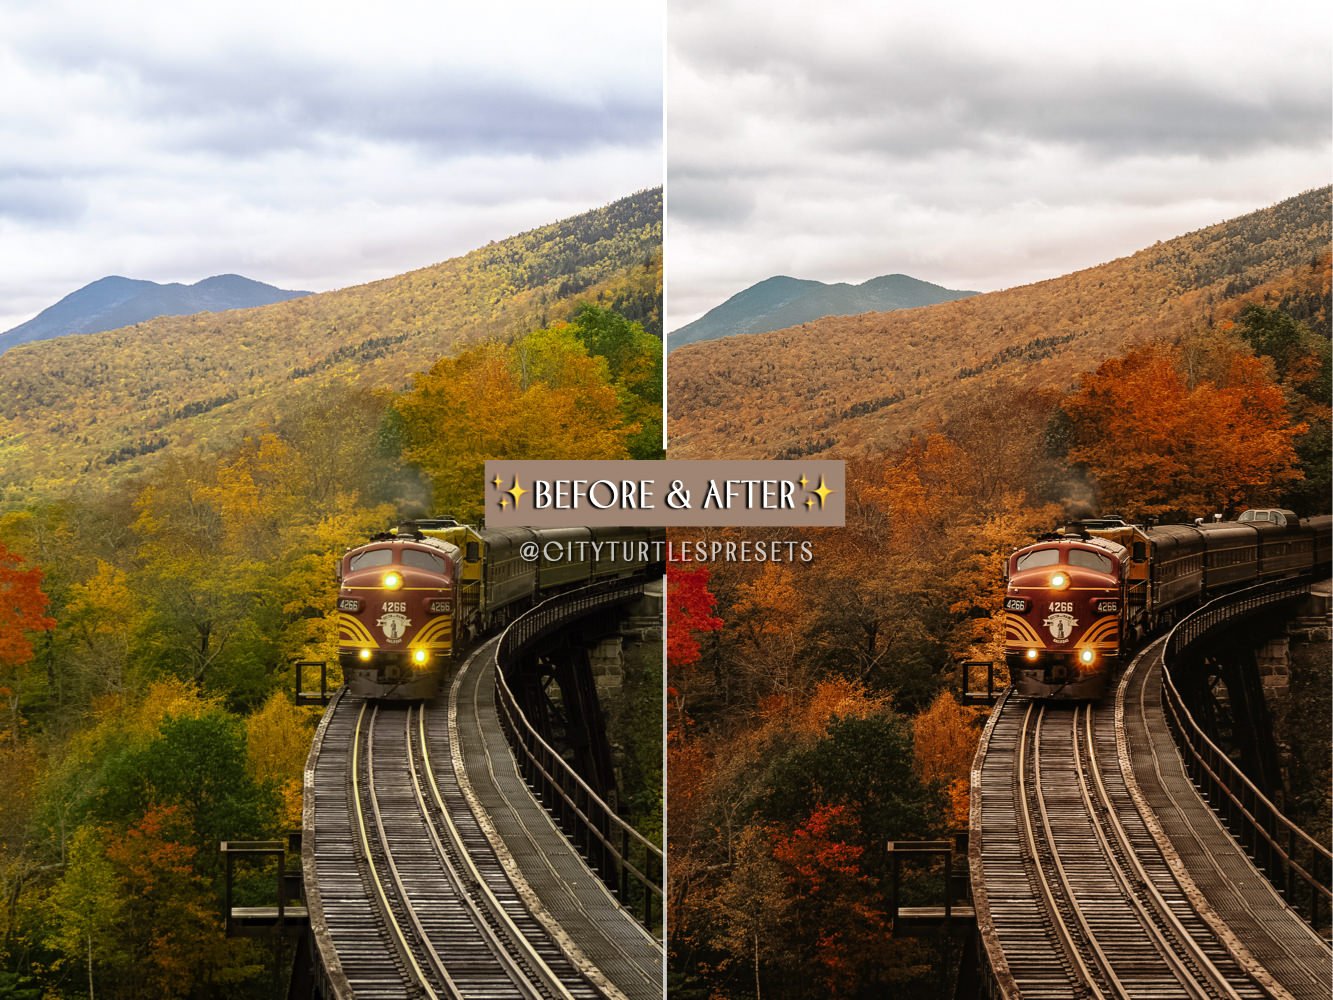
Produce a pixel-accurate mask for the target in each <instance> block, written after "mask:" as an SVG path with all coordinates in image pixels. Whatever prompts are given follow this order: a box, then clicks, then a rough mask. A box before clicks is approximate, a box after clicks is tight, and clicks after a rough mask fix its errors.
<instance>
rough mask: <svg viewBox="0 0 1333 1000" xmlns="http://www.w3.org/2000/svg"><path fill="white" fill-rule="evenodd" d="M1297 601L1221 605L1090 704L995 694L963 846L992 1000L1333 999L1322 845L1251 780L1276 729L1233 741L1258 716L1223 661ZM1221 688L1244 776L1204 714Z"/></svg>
mask: <svg viewBox="0 0 1333 1000" xmlns="http://www.w3.org/2000/svg"><path fill="white" fill-rule="evenodd" d="M1322 587H1323V589H1324V591H1325V593H1326V592H1327V584H1324V585H1322ZM1309 591H1310V586H1309V584H1308V583H1296V582H1282V583H1277V584H1268V585H1265V586H1262V587H1257V588H1252V589H1251V590H1248V591H1244V592H1241V593H1237V594H1231V595H1228V596H1227V597H1225V598H1221V599H1219V600H1216V601H1213V602H1212V603H1211V604H1208V605H1206V606H1205V607H1204V608H1202V609H1200V610H1199V611H1198V612H1196V613H1194V614H1193V615H1191V616H1189V617H1187V618H1186V619H1184V620H1183V621H1182V622H1181V623H1180V624H1179V625H1177V626H1176V628H1175V629H1174V630H1173V631H1172V632H1171V634H1170V635H1169V636H1167V637H1165V638H1163V639H1159V640H1158V641H1156V642H1154V643H1153V644H1152V645H1150V646H1149V647H1147V648H1146V649H1145V650H1144V651H1143V652H1142V653H1140V654H1139V656H1138V657H1136V658H1135V660H1134V661H1133V662H1132V663H1131V664H1129V665H1128V666H1127V667H1126V669H1125V670H1124V672H1123V674H1122V676H1121V677H1120V678H1119V682H1118V684H1117V686H1116V688H1115V691H1114V695H1113V696H1108V698H1107V699H1105V700H1104V701H1103V702H1101V703H1096V704H1072V703H1071V704H1041V703H1036V702H1029V701H1024V700H1020V699H1018V698H1016V697H1014V696H1013V695H1012V694H1011V693H1008V692H1006V693H1005V694H1004V695H1003V696H1002V697H1001V700H1000V702H999V703H998V704H997V705H996V707H995V710H994V711H993V712H992V714H991V718H990V720H989V722H988V724H987V727H986V731H985V734H984V736H983V738H982V745H981V748H980V750H979V752H978V755H977V760H976V764H975V766H974V770H973V775H972V788H973V796H972V805H971V809H972V814H971V822H970V827H971V829H970V834H969V843H968V848H967V850H968V860H969V870H970V876H971V885H972V895H973V900H972V903H973V908H974V911H975V919H976V927H977V951H978V953H977V960H978V965H979V975H978V976H977V978H976V980H975V982H976V983H977V984H978V986H979V989H980V991H981V992H982V993H983V994H984V995H986V996H990V997H1004V998H1014V997H1050V998H1057V997H1059V998H1069V997H1080V998H1083V997H1086V998H1109V997H1132V998H1144V997H1151V998H1157V997H1161V998H1176V997H1179V998H1187V1000H1202V998H1229V1000H1241V998H1245V1000H1249V998H1260V997H1270V998H1281V1000H1289V998H1302V1000H1304V998H1309V1000H1315V998H1319V1000H1327V998H1328V997H1329V996H1330V983H1331V982H1333V951H1331V950H1330V946H1329V941H1328V933H1329V916H1330V888H1329V882H1330V875H1331V873H1333V864H1331V860H1330V854H1329V850H1328V845H1326V844H1322V843H1319V842H1317V841H1316V840H1314V839H1313V838H1311V837H1310V836H1308V835H1307V834H1306V833H1304V832H1303V831H1302V830H1300V829H1299V828H1298V827H1297V826H1296V825H1295V824H1294V823H1292V822H1291V821H1290V820H1289V819H1287V818H1286V817H1285V816H1284V815H1283V814H1282V812H1281V810H1280V809H1279V808H1278V806H1277V805H1276V804H1275V802H1274V798H1275V797H1276V796H1275V793H1274V791H1273V789H1272V788H1271V787H1270V788H1267V789H1265V788H1263V787H1261V785H1260V783H1257V782H1256V780H1255V779H1254V778H1253V777H1252V775H1254V774H1256V773H1258V774H1259V775H1260V777H1261V779H1262V775H1263V772H1264V766H1263V761H1262V758H1263V757H1264V753H1263V750H1264V748H1265V746H1267V747H1268V752H1269V753H1271V743H1272V733H1271V731H1265V727H1264V725H1262V724H1261V723H1259V722H1258V721H1256V722H1255V724H1253V725H1251V726H1250V727H1249V728H1250V730H1251V731H1249V732H1241V731H1239V730H1241V729H1243V728H1244V727H1243V723H1242V722H1241V721H1238V720H1242V719H1247V718H1248V719H1253V720H1261V719H1264V718H1266V715H1265V712H1264V710H1263V707H1262V705H1261V704H1258V703H1256V702H1255V700H1254V699H1255V698H1261V697H1262V695H1261V693H1258V692H1257V691H1256V687H1257V683H1258V682H1257V681H1256V680H1255V679H1254V677H1253V675H1252V671H1250V672H1248V676H1247V672H1246V671H1242V670H1239V669H1238V668H1237V667H1236V666H1235V662H1236V657H1237V655H1241V656H1242V658H1243V655H1244V654H1243V653H1238V650H1242V649H1243V647H1244V643H1243V642H1242V641H1241V639H1242V638H1243V637H1245V636H1246V635H1249V634H1252V633H1253V632H1254V631H1255V630H1256V628H1257V623H1259V622H1260V621H1261V619H1264V618H1269V619H1272V618H1273V617H1274V616H1281V615H1283V614H1290V610H1291V608H1292V607H1293V606H1294V605H1295V604H1297V603H1298V602H1301V601H1303V600H1307V599H1308V598H1309ZM1325 621H1326V619H1325ZM1251 666H1252V664H1251ZM1219 677H1224V678H1225V679H1226V684H1225V688H1226V690H1227V692H1228V694H1227V698H1228V700H1229V701H1230V703H1231V704H1230V709H1231V710H1232V711H1233V713H1234V714H1233V716H1232V720H1233V721H1232V723H1231V724H1230V728H1231V729H1233V730H1236V731H1233V732H1229V733H1228V742H1229V743H1230V744H1231V745H1232V746H1233V747H1235V746H1238V747H1239V748H1240V751H1239V753H1238V756H1240V757H1241V758H1242V760H1243V761H1244V759H1245V758H1247V757H1249V758H1255V759H1253V760H1250V761H1245V762H1246V763H1247V765H1248V766H1247V767H1246V769H1244V770H1242V768H1241V767H1239V766H1238V765H1237V764H1236V763H1235V762H1234V761H1233V760H1232V759H1231V757H1230V756H1229V755H1228V754H1227V753H1225V752H1223V750H1222V749H1220V748H1219V746H1218V743H1217V742H1216V741H1215V739H1214V738H1213V736H1212V735H1210V734H1209V732H1208V731H1207V730H1208V729H1214V732H1215V726H1214V725H1211V724H1210V725H1208V726H1206V727H1205V726H1204V725H1201V724H1200V721H1198V720H1197V719H1196V716H1205V715H1209V714H1216V708H1217V706H1216V705H1215V704H1212V703H1210V702H1208V701H1207V694H1208V692H1209V690H1212V689H1214V688H1215V687H1216V681H1217V679H1218V678H1219ZM1209 721H1210V722H1212V723H1215V722H1216V720H1209ZM1247 772H1248V773H1247Z"/></svg>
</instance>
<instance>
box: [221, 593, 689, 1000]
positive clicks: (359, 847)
mask: <svg viewBox="0 0 1333 1000" xmlns="http://www.w3.org/2000/svg"><path fill="white" fill-rule="evenodd" d="M646 586H647V588H648V590H649V601H648V604H649V605H650V606H652V607H656V608H658V609H660V606H661V603H660V590H659V589H658V588H660V584H657V583H650V584H647V585H646ZM644 596H645V583H644V582H643V581H639V580H634V581H611V582H608V583H603V584H598V585H596V586H593V587H588V588H585V589H583V590H580V591H575V592H572V593H568V594H563V595H560V596H558V597H554V598H551V599H550V600H548V601H546V602H544V603H542V604H540V605H538V606H537V607H536V608H534V609H532V610H531V611H530V612H528V613H527V614H525V615H523V616H521V617H520V618H518V619H516V620H515V621H514V622H513V623H512V624H511V625H510V626H509V627H508V628H507V629H506V630H505V632H504V633H503V634H502V635H501V636H500V637H498V638H497V639H493V640H491V641H489V642H487V643H485V644H484V645H482V646H481V647H479V648H478V649H477V650H476V651H475V652H474V653H473V654H472V655H471V656H470V657H469V658H468V659H467V660H466V661H465V662H464V663H463V664H462V665H461V667H460V668H459V669H458V671H457V673H456V674H454V675H453V676H452V677H451V678H449V683H448V685H447V690H446V691H444V692H442V693H441V695H440V697H439V698H437V699H436V700H435V701H433V702H430V703H424V704H411V703H373V702H366V701H361V700H357V699H354V698H351V697H349V696H347V695H346V693H345V690H341V691H339V692H338V693H337V694H336V695H335V696H334V699H333V700H332V702H331V703H330V704H329V706H328V709H327V711H326V712H325V715H324V718H323V720H322V721H321V723H320V726H319V729H318V731H317V733H316V736H315V740H314V745H313V748H312V750H311V754H310V758H309V761H308V763H307V767H306V775H305V800H304V810H305V815H304V820H303V831H302V836H301V839H300V867H301V873H300V874H301V878H300V880H299V882H300V885H299V887H288V886H287V885H283V886H282V887H281V888H280V905H279V908H278V910H277V911H274V910H273V909H272V908H268V909H265V910H250V911H245V910H241V909H239V908H238V909H234V910H229V930H231V931H232V932H233V933H247V932H248V933H255V934H258V933H266V932H267V933H271V932H272V931H273V929H274V927H273V925H274V924H278V925H284V924H288V925H290V930H291V931H292V933H293V935H294V936H295V935H298V934H299V937H300V942H299V944H298V952H297V961H296V970H297V971H296V972H295V974H294V975H293V978H292V985H291V989H290V992H289V995H290V996H293V997H296V996H300V997H320V998H324V1000H346V998H353V997H355V998H408V997H410V998H425V1000H437V998H439V1000H444V998H449V1000H462V998H486V1000H503V998H519V1000H537V998H551V1000H556V998H558V1000H594V998H609V1000H659V998H660V997H661V996H662V978H663V971H662V970H663V965H662V961H663V957H662V956H663V952H662V942H661V923H662V921H661V917H662V899H663V895H662V870H663V869H662V855H661V852H660V850H659V849H658V848H657V847H656V846H655V845H654V844H652V843H650V842H649V841H647V840H646V839H644V838H643V837H642V836H641V835H640V834H639V833H638V832H637V831H635V830H634V829H633V828H631V827H630V826H629V825H628V824H626V823H625V822H624V821H623V820H622V819H621V818H620V817H619V816H618V815H616V813H615V811H614V810H613V809H612V807H611V806H610V805H608V804H607V802H606V801H605V798H606V797H609V796H608V794H607V782H608V780H609V779H608V770H609V766H610V765H609V751H608V750H607V749H606V745H605V734H604V732H603V731H602V729H601V717H600V713H598V712H597V709H596V694H595V690H594V689H593V681H592V678H591V675H590V672H589V669H588V664H587V660H586V656H584V655H583V653H581V652H580V650H581V647H580V646H579V645H578V643H575V642H571V641H569V640H568V639H567V636H568V633H569V631H570V630H571V628H576V629H577V630H578V631H580V632H585V633H586V632H588V631H594V632H595V631H598V630H601V631H602V632H606V631H607V630H610V631H615V630H616V629H617V628H622V627H623V625H622V624H621V622H622V621H623V619H624V609H625V608H626V607H627V606H630V605H633V604H635V602H640V604H639V607H640V610H642V608H643V604H642V602H644ZM638 624H639V626H641V627H642V628H643V629H644V631H645V632H646V633H651V634H653V637H654V638H660V624H661V619H660V611H659V613H658V616H657V618H656V620H655V621H654V620H653V619H652V617H651V616H648V617H645V618H641V619H639V622H638ZM583 652H585V653H586V651H583ZM557 684H558V686H559V697H551V695H550V690H549V689H550V688H552V687H553V686H555V685H557ZM593 714H596V716H597V717H596V718H595V719H593V718H591V716H592V715H593ZM529 716H535V717H536V719H535V720H534V721H530V719H529ZM553 726H555V727H556V728H558V729H559V735H560V738H561V741H562V742H564V743H565V746H564V747H562V749H563V750H564V753H562V752H559V751H557V749H555V747H554V746H553V745H552V744H553V743H556V742H557V740H556V739H555V737H553V736H552V727H553ZM570 747H572V748H573V749H572V750H571V749H570ZM567 758H573V759H574V760H575V762H576V764H577V765H578V766H577V767H576V766H571V764H570V763H569V762H567ZM262 846H263V845H260V847H261V848H262ZM254 849H255V845H225V846H224V851H226V850H230V851H231V853H233V854H236V855H238V856H239V855H241V854H244V853H246V852H247V850H249V851H250V852H251V853H253V852H254ZM277 849H278V845H271V850H273V851H277ZM232 863H233V862H232V860H231V859H230V858H229V865H230V864H232ZM279 864H280V865H281V864H282V861H281V859H280V860H279ZM290 881H296V880H295V879H292V880H290ZM298 896H299V898H300V899H301V900H302V902H303V905H298V906H295V907H293V906H289V905H288V904H287V902H286V897H292V898H296V897H298ZM282 929H283V927H282V926H279V927H278V930H279V931H281V930H282Z"/></svg>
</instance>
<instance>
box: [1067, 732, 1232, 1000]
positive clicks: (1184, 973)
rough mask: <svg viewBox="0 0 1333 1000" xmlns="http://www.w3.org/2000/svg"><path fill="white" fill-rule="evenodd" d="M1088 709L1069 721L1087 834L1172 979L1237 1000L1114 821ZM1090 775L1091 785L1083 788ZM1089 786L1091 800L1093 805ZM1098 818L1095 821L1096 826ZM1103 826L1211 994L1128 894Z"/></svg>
mask: <svg viewBox="0 0 1333 1000" xmlns="http://www.w3.org/2000/svg"><path fill="white" fill-rule="evenodd" d="M1080 712H1081V713H1082V715H1083V723H1084V725H1083V729H1084V733H1083V748H1084V750H1085V751H1086V754H1087V758H1088V770H1087V772H1085V771H1084V768H1083V754H1082V753H1081V752H1080V750H1079V733H1078V717H1079V713H1080ZM1092 716H1093V707H1092V706H1091V705H1084V706H1079V708H1077V709H1075V712H1074V716H1073V719H1072V727H1073V731H1074V732H1073V737H1074V761H1075V765H1076V767H1077V770H1078V776H1079V787H1080V791H1081V792H1082V794H1083V802H1084V805H1085V807H1086V808H1087V810H1088V816H1089V817H1090V818H1091V819H1092V821H1093V822H1092V827H1093V831H1094V832H1095V833H1096V835H1097V840H1098V842H1099V843H1100V845H1101V847H1102V852H1103V853H1104V854H1105V855H1106V859H1107V861H1108V862H1109V865H1108V867H1110V869H1111V871H1112V873H1113V874H1114V876H1115V878H1116V881H1117V882H1118V883H1119V884H1120V887H1121V890H1122V892H1123V893H1124V895H1125V898H1126V899H1128V900H1129V901H1130V903H1131V904H1132V905H1133V907H1134V909H1135V911H1136V912H1137V913H1138V915H1139V920H1140V923H1142V925H1143V928H1144V930H1145V931H1147V932H1149V934H1150V936H1151V937H1152V938H1153V944H1154V947H1156V948H1157V951H1158V953H1159V954H1160V955H1161V956H1162V958H1163V960H1164V961H1165V962H1166V963H1167V965H1168V966H1169V967H1170V968H1171V971H1172V973H1173V974H1174V975H1175V977H1176V979H1177V981H1179V982H1180V984H1181V985H1182V986H1183V987H1184V988H1185V990H1186V991H1187V992H1189V993H1191V994H1192V995H1194V996H1195V997H1199V998H1203V1000H1212V998H1213V997H1214V996H1215V994H1221V995H1222V996H1223V997H1225V998H1227V1000H1242V998H1241V996H1240V994H1239V993H1237V992H1236V990H1235V989H1234V988H1233V987H1232V985H1231V984H1230V983H1229V982H1228V981H1227V979H1226V977H1225V976H1223V975H1222V973H1221V971H1220V970H1219V969H1218V968H1217V966H1216V965H1214V964H1213V961H1212V959H1210V958H1209V957H1208V955H1207V954H1205V952H1204V951H1203V949H1202V948H1201V947H1200V946H1199V944H1198V942H1197V941H1196V940H1195V939H1194V936H1193V935H1191V934H1190V933H1189V932H1188V931H1187V930H1186V929H1185V927H1184V925H1183V924H1181V923H1180V920H1179V919H1178V918H1177V917H1176V915H1175V912H1174V911H1173V910H1172V909H1171V907H1170V905H1169V904H1168V903H1167V901H1166V898H1165V897H1164V896H1163V895H1162V894H1161V892H1160V891H1159V890H1158V888H1157V886H1156V884H1155V883H1154V881H1153V879H1152V878H1151V877H1150V876H1149V874H1148V871H1147V869H1146V868H1144V866H1143V863H1142V862H1141V861H1140V860H1139V857H1138V853H1137V852H1136V851H1135V850H1134V845H1133V843H1132V842H1131V841H1130V839H1129V832H1128V831H1127V830H1126V829H1125V827H1124V824H1122V823H1121V822H1120V817H1119V816H1117V815H1116V811H1115V803H1114V802H1113V801H1112V800H1111V796H1110V794H1109V793H1108V792H1107V790H1106V784H1105V782H1104V781H1103V780H1102V774H1101V766H1100V765H1099V764H1098V763H1097V751H1096V744H1095V742H1094V740H1093V731H1092ZM1089 777H1091V786H1090V784H1089ZM1094 788H1095V796H1096V801H1095V802H1094ZM1099 820H1100V822H1099ZM1104 827H1109V828H1110V830H1111V832H1112V833H1113V834H1114V836H1115V838H1116V841H1117V843H1118V845H1119V847H1120V851H1119V854H1120V856H1121V857H1123V858H1124V860H1125V862H1128V865H1129V867H1130V868H1131V869H1132V872H1133V875H1134V877H1135V879H1136V880H1137V882H1138V885H1140V886H1141V887H1142V890H1143V892H1144V894H1146V895H1147V896H1148V898H1149V900H1150V901H1151V903H1152V906H1153V909H1155V910H1156V912H1157V914H1158V915H1159V917H1160V918H1161V919H1162V920H1164V921H1165V922H1166V923H1167V925H1168V926H1169V928H1170V930H1171V932H1172V935H1173V936H1174V937H1175V938H1176V940H1177V941H1179V943H1180V944H1181V945H1182V946H1183V947H1184V949H1185V950H1186V951H1188V952H1189V957H1190V959H1191V960H1192V961H1193V962H1194V963H1195V965H1196V966H1197V968H1198V969H1199V971H1201V972H1202V973H1203V974H1204V976H1205V977H1206V978H1207V979H1208V980H1209V981H1210V984H1211V986H1212V988H1213V990H1214V992H1213V993H1210V992H1208V991H1207V990H1205V989H1204V984H1202V983H1200V982H1198V980H1197V979H1195V976H1194V970H1191V969H1189V968H1188V967H1187V966H1186V964H1185V959H1184V957H1183V956H1181V955H1180V954H1179V953H1178V952H1177V951H1176V949H1175V946H1174V944H1173V943H1172V942H1171V941H1168V940H1167V936H1166V933H1165V930H1164V929H1163V928H1160V927H1158V926H1157V922H1156V921H1155V920H1153V917H1152V914H1151V913H1149V911H1148V906H1147V904H1145V902H1144V901H1143V899H1142V898H1141V897H1140V895H1139V893H1138V892H1135V891H1134V885H1133V884H1132V883H1131V882H1130V878H1129V875H1130V873H1129V872H1127V871H1126V870H1125V865H1124V864H1123V863H1121V862H1120V861H1118V860H1117V857H1116V852H1113V850H1112V848H1111V844H1110V842H1109V840H1108V839H1107V836H1106V830H1105V829H1104Z"/></svg>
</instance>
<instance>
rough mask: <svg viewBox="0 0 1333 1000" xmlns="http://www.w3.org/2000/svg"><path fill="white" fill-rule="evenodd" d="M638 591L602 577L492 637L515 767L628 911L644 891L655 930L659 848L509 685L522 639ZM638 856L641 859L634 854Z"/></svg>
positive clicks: (648, 922)
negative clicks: (538, 723) (535, 723)
mask: <svg viewBox="0 0 1333 1000" xmlns="http://www.w3.org/2000/svg"><path fill="white" fill-rule="evenodd" d="M642 593H643V581H642V580H638V579H628V580H611V581H606V582H604V583H601V584H594V585H593V586H590V587H586V588H583V589H582V590H580V591H575V592H573V593H572V594H562V595H557V596H556V597H552V598H549V599H548V600H546V601H544V602H542V603H541V604H539V605H538V606H537V607H536V608H533V609H532V610H530V611H528V612H527V613H526V614H524V615H521V616H520V617H518V618H517V619H515V620H514V621H513V622H511V623H510V624H509V626H508V627H507V628H506V629H505V631H504V633H503V634H502V635H501V637H500V641H499V643H498V644H497V645H496V653H495V702H496V708H497V712H498V713H499V715H500V717H501V719H502V721H503V723H504V726H503V728H504V730H505V735H506V738H507V739H508V741H509V745H510V747H511V749H512V750H513V752H514V754H515V756H516V757H517V758H519V768H520V771H521V773H522V774H523V775H524V777H525V779H527V781H528V784H529V786H530V787H532V789H533V791H534V793H535V794H536V795H537V796H538V798H539V799H540V800H541V801H542V804H543V805H544V806H545V808H546V809H547V811H548V812H549V813H550V814H551V816H552V818H553V819H554V820H555V822H556V824H557V825H558V826H559V827H560V829H561V830H562V831H563V832H564V834H565V836H566V837H568V838H569V840H570V843H571V844H573V845H574V846H575V847H576V848H577V849H578V850H579V851H580V853H581V854H582V855H583V857H584V859H585V860H586V861H587V863H588V865H589V866H590V867H591V868H592V869H594V870H595V871H596V872H597V873H598V875H599V877H601V878H602V880H603V881H604V882H605V883H606V885H607V888H608V889H610V890H611V891H612V892H615V893H616V895H617V898H618V899H620V901H621V903H622V905H624V906H625V907H626V910H627V911H628V912H631V913H634V910H633V909H632V902H633V901H634V900H635V899H636V897H637V895H638V893H639V892H642V893H643V897H644V915H643V923H644V925H645V927H647V928H648V930H649V931H650V932H652V933H654V934H656V935H659V936H660V933H661V924H660V921H659V917H660V914H661V911H662V906H663V902H664V898H665V888H664V886H663V885H662V872H663V868H664V865H663V860H662V851H661V848H659V847H657V846H656V845H655V844H653V843H652V842H650V841H649V840H647V839H646V838H644V837H643V835H642V834H640V833H639V832H638V831H637V830H634V829H633V828H632V827H630V826H629V825H628V824H627V823H626V822H625V821H624V820H623V819H621V818H620V817H619V816H618V815H616V813H615V810H614V809H613V808H612V807H611V806H610V805H608V804H607V803H606V802H605V801H603V800H602V798H601V797H600V796H598V794H597V793H596V791H594V790H593V789H592V788H591V787H590V786H589V785H588V783H587V782H585V781H584V780H583V779H582V778H581V777H580V776H579V775H578V773H577V772H576V771H575V770H574V769H573V768H572V767H571V766H570V765H569V764H568V762H566V761H565V759H564V758H563V757H562V756H561V755H560V754H559V753H558V752H556V750H555V749H554V748H553V747H551V746H550V744H548V743H547V742H546V740H544V739H543V738H542V736H541V735H540V734H539V733H538V732H537V731H536V730H535V729H534V728H533V727H532V724H531V723H530V722H529V721H528V719H526V718H525V717H524V715H523V712H522V709H521V708H520V707H519V705H518V702H517V700H516V699H515V698H514V695H513V692H512V690H511V689H510V687H509V680H510V671H511V669H513V668H514V667H515V665H516V664H517V663H519V662H520V660H521V657H522V651H523V648H524V646H525V645H527V644H529V643H532V642H535V641H537V640H538V639H540V638H541V637H543V636H544V635H546V634H547V633H549V632H550V631H552V630H553V629H554V628H556V627H558V626H560V625H562V624H563V623H564V622H566V621H567V620H569V619H570V618H572V617H578V616H579V615H580V614H586V613H590V612H592V611H596V610H598V609H600V608H605V607H609V606H611V605H613V604H617V603H621V602H624V601H625V600H629V599H633V598H634V597H637V596H640V595H642ZM617 831H619V837H617ZM626 844H628V849H627V848H626V846H625V845H626ZM640 857H642V861H639V858H640ZM621 882H625V883H626V889H625V890H622V891H617V890H618V887H619V885H620V883H621ZM635 916H636V917H637V914H635Z"/></svg>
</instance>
